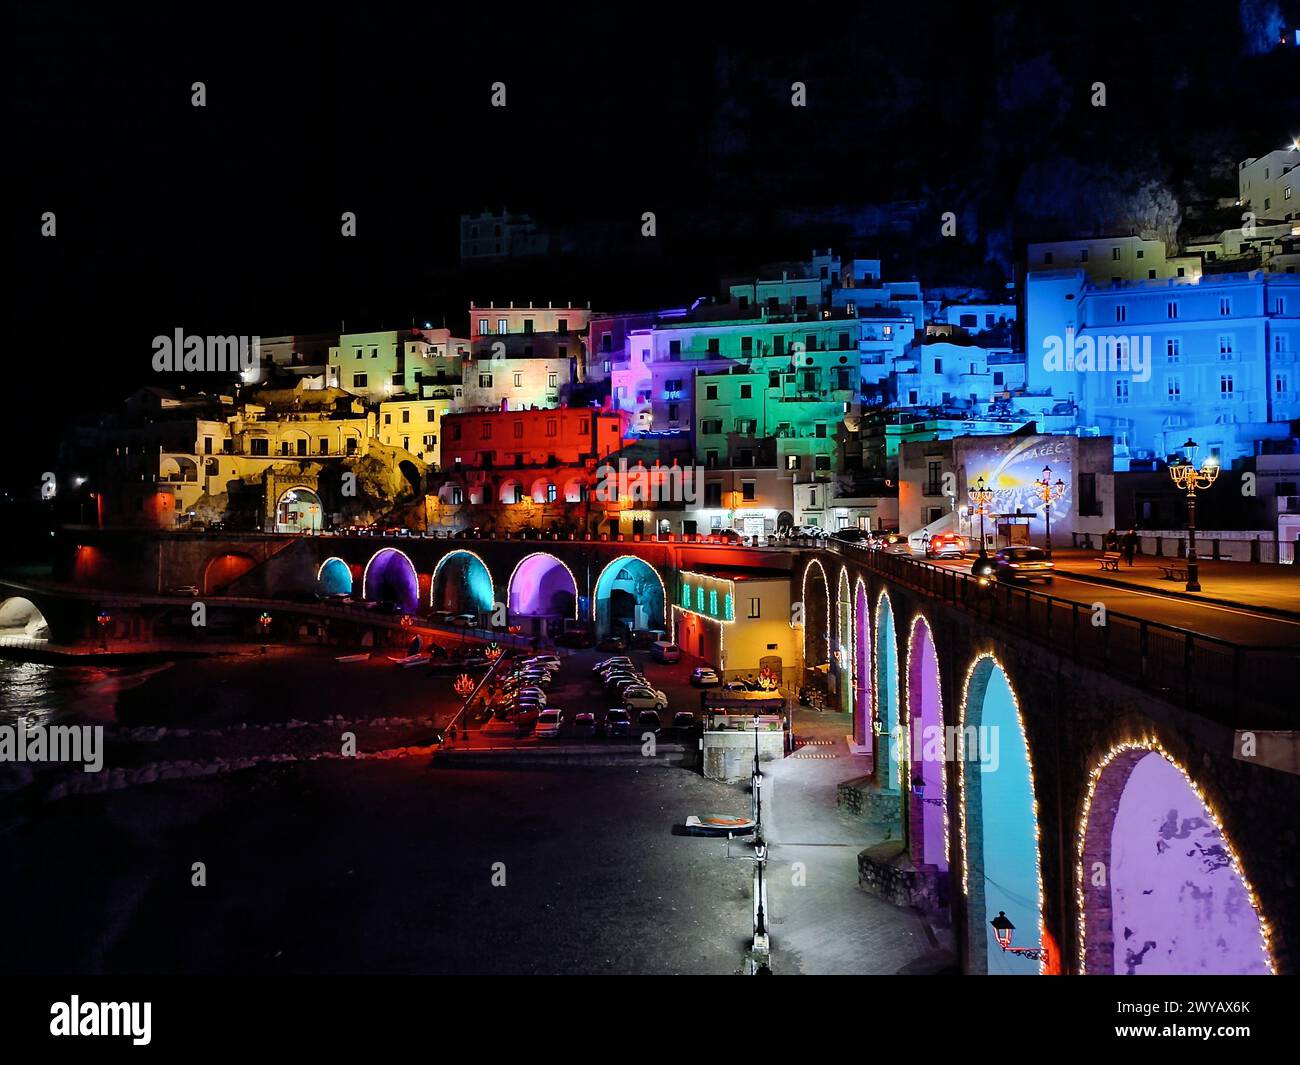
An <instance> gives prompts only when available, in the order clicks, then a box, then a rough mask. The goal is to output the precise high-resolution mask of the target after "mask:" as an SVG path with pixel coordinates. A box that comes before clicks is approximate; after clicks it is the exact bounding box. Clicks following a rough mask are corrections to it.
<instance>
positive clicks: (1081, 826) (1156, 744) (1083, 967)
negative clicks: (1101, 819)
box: [963, 736, 1277, 976]
mask: <svg viewBox="0 0 1300 1065" xmlns="http://www.w3.org/2000/svg"><path fill="white" fill-rule="evenodd" d="M1128 751H1148V752H1152V753H1155V754H1158V755H1160V757H1161V758H1163V759H1164V760H1165V761H1167V762H1168V763H1169V764H1170V765H1172V766H1173V767H1174V768H1175V769H1177V770H1178V772H1179V773H1181V774H1182V776H1183V780H1185V781H1186V782H1187V786H1188V787H1189V788H1191V790H1192V794H1193V795H1195V796H1196V798H1197V801H1199V802H1200V804H1201V807H1202V808H1203V809H1204V810H1205V812H1206V813H1207V814H1209V815H1210V821H1211V823H1212V824H1213V825H1214V828H1215V831H1217V832H1218V833H1219V838H1220V839H1221V840H1223V849H1224V851H1225V852H1226V853H1227V855H1228V864H1229V866H1230V867H1231V869H1232V871H1233V873H1235V874H1236V876H1237V879H1238V880H1239V881H1240V882H1241V886H1242V887H1243V888H1244V889H1245V891H1246V897H1247V898H1248V899H1249V900H1250V905H1251V907H1252V909H1254V911H1255V916H1256V918H1257V919H1258V920H1259V934H1260V940H1261V943H1260V946H1261V947H1262V948H1263V951H1264V959H1265V961H1266V962H1267V964H1268V970H1269V972H1270V973H1272V974H1273V975H1274V976H1276V975H1277V962H1276V960H1275V959H1274V957H1273V930H1272V927H1271V926H1270V925H1269V922H1268V918H1267V917H1265V916H1264V909H1263V906H1262V905H1261V904H1260V901H1259V896H1258V895H1256V894H1255V889H1254V887H1253V886H1252V885H1251V882H1250V880H1249V879H1248V878H1247V876H1246V871H1245V870H1244V869H1243V868H1242V865H1241V860H1240V859H1239V858H1238V857H1237V851H1236V848H1235V847H1233V845H1232V841H1231V840H1230V839H1229V838H1228V833H1227V832H1226V831H1225V830H1224V828H1223V821H1222V819H1221V818H1220V816H1219V813H1218V811H1217V810H1216V809H1215V808H1214V807H1213V806H1211V805H1210V802H1209V800H1208V799H1207V798H1206V797H1205V793H1204V792H1202V791H1201V789H1200V787H1199V785H1197V783H1196V781H1194V780H1193V779H1192V777H1191V775H1190V774H1189V773H1188V772H1187V770H1186V769H1185V768H1184V767H1183V764H1182V763H1181V762H1180V761H1178V759H1176V758H1175V757H1174V756H1173V755H1171V754H1170V753H1169V752H1168V751H1167V750H1165V748H1164V746H1163V744H1161V742H1160V741H1159V740H1158V739H1156V738H1154V737H1152V736H1143V737H1141V738H1139V739H1136V740H1121V741H1120V742H1119V743H1116V744H1115V745H1113V746H1112V747H1111V748H1110V749H1109V750H1108V751H1107V752H1106V753H1105V754H1104V755H1102V757H1101V759H1100V760H1099V761H1098V762H1097V764H1096V765H1095V766H1094V767H1093V769H1092V772H1091V773H1090V774H1089V775H1088V790H1087V793H1086V794H1085V796H1084V800H1083V809H1082V811H1081V812H1080V814H1079V823H1078V826H1077V827H1076V829H1075V833H1074V836H1075V846H1076V850H1075V867H1074V903H1075V908H1076V911H1077V913H1076V919H1077V922H1076V923H1077V925H1078V939H1077V942H1076V961H1077V964H1078V966H1079V974H1080V975H1086V974H1087V972H1088V965H1087V950H1088V934H1087V933H1088V928H1087V922H1088V917H1087V903H1088V900H1087V895H1086V893H1085V892H1084V887H1083V880H1084V850H1085V847H1086V844H1087V838H1088V821H1089V819H1090V818H1091V814H1092V797H1093V795H1094V794H1095V792H1096V790H1097V785H1098V784H1099V783H1100V782H1101V777H1102V774H1103V773H1105V771H1106V767H1107V766H1109V765H1110V763H1111V762H1113V761H1114V760H1115V759H1116V758H1118V757H1119V756H1120V755H1122V754H1125V753H1126V752H1128ZM1036 818H1037V813H1036V812H1035V819H1036ZM964 872H965V870H964V869H963V873H964ZM1040 901H1041V900H1040Z"/></svg>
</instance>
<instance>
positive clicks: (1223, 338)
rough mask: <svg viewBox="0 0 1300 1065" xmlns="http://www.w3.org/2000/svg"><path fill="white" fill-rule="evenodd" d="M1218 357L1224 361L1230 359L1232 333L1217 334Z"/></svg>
mask: <svg viewBox="0 0 1300 1065" xmlns="http://www.w3.org/2000/svg"><path fill="white" fill-rule="evenodd" d="M1219 358H1220V359H1222V360H1223V361H1224V362H1228V361H1230V360H1231V359H1232V335H1231V334H1230V333H1220V334H1219Z"/></svg>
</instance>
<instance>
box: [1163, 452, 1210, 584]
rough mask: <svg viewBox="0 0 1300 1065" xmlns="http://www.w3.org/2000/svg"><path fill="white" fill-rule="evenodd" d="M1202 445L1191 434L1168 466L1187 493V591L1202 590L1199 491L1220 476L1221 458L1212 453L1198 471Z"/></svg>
mask: <svg viewBox="0 0 1300 1065" xmlns="http://www.w3.org/2000/svg"><path fill="white" fill-rule="evenodd" d="M1200 446H1201V445H1200V444H1198V443H1197V442H1196V441H1195V440H1193V439H1192V438H1191V437H1190V436H1189V437H1188V438H1187V442H1186V443H1185V444H1183V454H1182V455H1180V456H1179V457H1178V459H1177V460H1176V461H1175V462H1174V463H1173V464H1172V465H1171V466H1170V467H1169V476H1170V477H1172V478H1173V481H1174V484H1176V485H1177V486H1178V487H1179V488H1181V489H1182V490H1183V491H1185V492H1186V493H1187V591H1189V592H1199V591H1200V590H1201V582H1200V581H1199V580H1198V579H1197V576H1198V575H1197V565H1196V493H1197V491H1202V492H1203V491H1205V489H1207V488H1209V487H1210V485H1212V484H1213V483H1214V482H1215V481H1216V480H1217V479H1218V476H1219V460H1218V459H1216V458H1215V457H1214V456H1213V455H1210V456H1209V457H1207V458H1206V460H1205V461H1204V462H1202V463H1201V468H1200V469H1199V470H1198V469H1197V468H1196V465H1195V459H1196V451H1197V448H1199V447H1200Z"/></svg>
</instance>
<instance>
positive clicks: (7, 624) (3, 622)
mask: <svg viewBox="0 0 1300 1065" xmlns="http://www.w3.org/2000/svg"><path fill="white" fill-rule="evenodd" d="M49 638H50V623H49V622H48V621H46V620H45V615H44V614H42V613H41V609H40V607H38V606H37V605H36V604H35V603H33V602H32V601H31V600H30V599H25V598H23V597H22V596H21V595H15V596H12V597H11V598H9V599H5V600H3V601H0V643H2V642H4V641H5V640H6V639H8V640H14V641H19V640H21V641H26V640H48V639H49Z"/></svg>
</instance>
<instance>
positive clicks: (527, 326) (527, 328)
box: [524, 318, 609, 351]
mask: <svg viewBox="0 0 1300 1065" xmlns="http://www.w3.org/2000/svg"><path fill="white" fill-rule="evenodd" d="M532 331H533V320H532V319H531V318H525V319H524V333H525V334H529V335H531V334H532ZM605 350H606V351H608V350H609V334H608V333H607V334H605Z"/></svg>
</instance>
